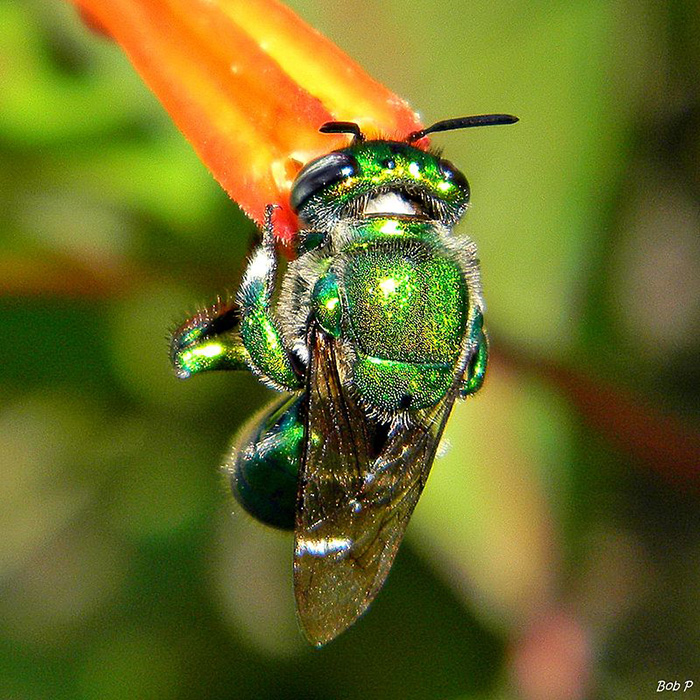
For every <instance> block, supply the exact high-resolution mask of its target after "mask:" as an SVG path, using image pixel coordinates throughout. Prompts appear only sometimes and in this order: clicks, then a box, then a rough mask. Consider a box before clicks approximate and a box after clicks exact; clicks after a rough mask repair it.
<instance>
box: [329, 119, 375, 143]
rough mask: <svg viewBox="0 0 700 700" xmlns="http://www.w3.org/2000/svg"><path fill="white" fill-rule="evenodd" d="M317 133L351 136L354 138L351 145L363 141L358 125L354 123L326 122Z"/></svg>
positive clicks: (363, 137)
mask: <svg viewBox="0 0 700 700" xmlns="http://www.w3.org/2000/svg"><path fill="white" fill-rule="evenodd" d="M319 131H320V132H321V133H322V134H352V135H353V136H354V137H355V138H354V140H353V143H362V142H363V141H364V140H365V135H364V134H363V133H362V132H361V131H360V126H359V124H355V122H326V123H325V124H324V125H323V126H322V127H321V128H320V129H319Z"/></svg>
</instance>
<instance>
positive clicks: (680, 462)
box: [493, 340, 700, 490]
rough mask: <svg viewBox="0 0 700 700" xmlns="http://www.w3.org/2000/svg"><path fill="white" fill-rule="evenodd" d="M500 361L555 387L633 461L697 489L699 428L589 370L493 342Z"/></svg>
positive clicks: (699, 468)
mask: <svg viewBox="0 0 700 700" xmlns="http://www.w3.org/2000/svg"><path fill="white" fill-rule="evenodd" d="M493 345H494V346H495V347H496V350H495V355H496V357H497V358H498V359H499V360H500V361H501V362H505V363H507V364H509V365H510V366H512V367H514V368H516V369H519V370H521V371H525V372H531V373H533V374H536V375H538V376H540V377H542V378H543V379H545V380H546V381H547V382H549V383H550V384H552V385H554V386H555V387H556V388H557V389H558V390H559V391H560V392H561V393H562V394H564V396H565V397H566V398H567V399H568V400H569V402H570V403H571V404H572V406H573V407H574V408H575V409H576V411H577V412H578V413H579V415H580V416H581V417H582V418H583V420H584V421H585V422H586V424H587V425H588V426H589V427H591V428H592V429H593V430H595V431H596V432H597V433H599V434H600V435H602V436H603V437H604V438H605V439H606V440H608V441H609V442H610V443H611V444H612V445H614V446H615V447H616V448H617V449H619V450H621V451H622V452H624V453H626V454H627V455H628V456H630V457H631V458H632V459H633V460H634V461H635V463H637V464H640V465H642V466H644V467H645V468H647V469H649V470H650V471H652V472H654V473H657V474H659V475H660V476H662V477H663V478H664V479H667V480H669V481H671V482H673V483H675V484H676V485H677V486H683V487H690V488H692V489H693V490H696V489H698V487H700V432H699V431H698V430H697V429H693V426H690V425H687V424H686V423H685V422H684V421H683V420H682V419H681V418H680V417H679V416H677V415H675V414H673V413H672V412H670V411H667V410H663V409H660V408H659V407H658V406H653V405H651V404H650V403H649V401H648V400H646V399H645V398H644V397H642V396H641V395H640V394H636V393H634V392H631V391H629V390H627V389H624V388H622V387H619V386H614V385H612V384H610V383H608V382H607V381H606V380H604V379H602V378H600V377H596V376H594V375H593V374H588V373H586V372H580V371H578V370H574V369H572V368H570V367H567V366H564V365H562V364H559V363H556V362H554V361H551V360H546V359H543V358H541V357H535V356H533V355H528V354H527V353H525V352H523V351H521V350H520V349H517V348H515V347H514V346H512V345H510V346H509V345H508V344H507V343H504V342H501V341H500V340H496V341H495V342H494V343H493Z"/></svg>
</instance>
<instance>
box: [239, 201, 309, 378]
mask: <svg viewBox="0 0 700 700" xmlns="http://www.w3.org/2000/svg"><path fill="white" fill-rule="evenodd" d="M274 208H275V207H274V205H268V206H267V208H266V210H265V226H264V228H263V243H262V245H261V246H260V248H258V249H257V250H256V251H255V253H254V254H253V257H252V258H251V259H250V262H249V263H248V268H247V270H246V273H245V276H244V278H243V282H242V284H241V288H240V290H239V291H238V297H237V299H238V303H239V305H240V308H241V338H242V339H243V344H244V345H245V348H246V350H247V351H248V356H249V359H248V363H249V365H250V367H251V369H252V370H253V371H254V372H255V373H256V374H258V375H260V376H261V377H262V378H263V379H264V380H265V381H266V382H268V383H269V384H271V385H272V386H273V387H274V388H276V389H279V390H282V391H296V390H298V389H302V388H303V386H304V380H303V374H302V372H301V371H300V370H299V368H298V363H296V362H295V359H294V355H293V353H292V352H291V350H289V349H288V348H287V347H286V345H285V342H284V338H283V337H282V334H281V332H280V330H279V324H278V323H277V320H276V318H275V314H274V310H273V308H272V292H273V289H274V284H275V273H276V271H277V259H276V256H275V242H274V229H273V224H272V212H273V211H274Z"/></svg>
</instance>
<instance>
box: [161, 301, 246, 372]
mask: <svg viewBox="0 0 700 700" xmlns="http://www.w3.org/2000/svg"><path fill="white" fill-rule="evenodd" d="M240 324H241V311H240V308H239V307H238V305H237V304H236V303H235V302H234V301H231V300H226V301H224V300H221V299H219V300H218V301H217V302H216V304H214V305H213V306H210V307H208V308H206V309H203V310H201V311H198V312H197V313H196V314H195V315H194V316H192V318H189V319H188V320H187V321H185V323H183V324H182V325H181V326H179V327H178V328H177V329H175V331H173V333H172V336H171V338H170V361H171V362H172V363H173V367H174V368H175V371H176V372H177V375H178V377H180V378H182V379H186V378H187V377H190V376H191V375H193V374H197V373H198V372H206V371H209V370H222V369H247V366H248V365H247V362H248V359H249V356H248V351H247V350H246V349H245V346H244V345H243V339H242V338H241V333H240Z"/></svg>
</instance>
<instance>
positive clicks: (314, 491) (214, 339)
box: [171, 115, 517, 646]
mask: <svg viewBox="0 0 700 700" xmlns="http://www.w3.org/2000/svg"><path fill="white" fill-rule="evenodd" d="M514 121H517V120H516V119H515V118H514V117H510V116H508V115H485V116H478V117H466V118H462V119H453V120H447V121H443V122H438V123H437V124H434V125H433V126H432V127H430V128H428V129H425V130H423V131H420V132H416V133H413V134H411V135H410V136H409V137H408V138H407V139H406V141H404V142H401V141H388V140H372V141H366V140H365V139H364V137H363V135H362V134H361V133H360V130H359V127H358V126H357V125H356V124H350V123H346V122H330V123H328V124H326V125H324V126H323V127H322V128H321V131H324V132H326V133H349V134H352V135H353V136H354V139H353V142H352V144H351V145H350V146H349V147H347V148H344V149H341V150H337V151H333V152H331V153H329V154H327V155H325V156H322V157H320V158H317V159H316V160H314V161H312V162H310V163H309V164H308V165H306V167H304V168H303V169H302V171H301V172H300V173H299V175H298V177H297V178H296V180H295V182H294V185H293V187H292V193H291V204H292V207H293V208H294V210H295V211H296V212H297V213H298V216H299V219H300V221H301V222H302V224H303V230H301V231H300V232H299V234H298V240H297V242H296V245H297V257H296V259H295V260H294V261H292V262H291V263H290V264H289V266H288V269H287V272H286V274H285V276H284V279H283V280H282V283H281V289H280V291H279V298H278V300H277V303H276V304H274V308H273V302H272V300H273V295H274V292H275V278H276V267H277V262H276V256H275V247H274V235H273V225H272V209H273V208H272V207H268V210H267V215H266V222H265V226H264V231H263V242H262V246H261V247H260V248H259V249H258V250H257V251H256V252H255V254H254V255H253V256H252V258H251V260H250V263H249V265H248V268H247V271H246V273H245V277H244V279H243V282H242V284H241V287H240V290H239V292H238V295H237V298H236V300H235V301H229V302H220V303H218V304H216V305H215V306H213V307H211V308H209V309H206V310H204V311H201V312H199V313H198V314H196V315H195V316H194V317H193V318H191V319H190V320H189V321H187V322H186V323H185V324H184V325H183V326H181V327H180V328H179V329H178V330H177V331H176V332H175V333H174V335H173V339H172V346H171V357H172V361H173V364H174V366H175V369H176V371H177V373H178V375H179V376H180V377H183V378H184V377H189V376H190V375H192V374H195V373H198V372H203V371H208V370H220V369H243V368H249V369H250V370H252V371H253V372H254V373H255V374H256V375H257V376H258V377H259V378H260V379H261V380H262V381H263V382H264V383H265V384H267V385H268V386H270V387H272V388H274V389H277V390H278V391H281V392H285V394H286V396H285V397H284V398H283V399H282V400H281V401H279V402H278V403H276V404H275V406H274V407H273V408H272V409H271V410H270V409H268V410H266V411H265V412H264V414H263V415H261V416H258V417H256V418H255V419H254V421H253V422H252V423H251V424H249V426H248V427H247V428H246V429H244V431H243V433H242V435H241V436H239V438H238V439H237V441H236V443H235V445H234V447H233V449H232V450H231V452H230V455H229V457H228V459H227V461H226V464H225V469H226V471H227V473H228V474H229V476H230V481H231V486H232V489H233V494H234V496H235V497H236V499H237V500H238V502H239V503H240V504H241V506H242V507H243V508H244V509H245V510H246V511H247V512H248V513H250V514H251V515H252V516H254V517H255V518H256V519H258V520H260V521H262V522H263V523H266V524H268V525H272V526H274V527H278V528H283V529H294V533H295V544H294V588H295V595H296V600H297V610H298V615H299V620H300V622H301V626H302V627H303V630H304V632H305V634H306V636H307V637H308V639H309V641H311V642H312V643H313V644H315V645H317V646H321V645H322V644H325V643H326V642H328V641H330V640H331V639H333V638H334V637H336V636H337V635H338V634H340V633H341V632H342V631H343V630H345V629H346V628H347V627H349V626H350V625H351V624H352V623H353V622H354V621H355V620H356V619H357V618H358V617H359V616H360V615H361V614H362V613H363V612H364V611H365V610H366V609H367V607H368V606H369V604H370V603H371V602H372V600H373V599H374V597H375V596H376V595H377V593H378V591H379V589H380V588H381V587H382V585H383V583H384V580H385V579H386V576H387V574H388V572H389V569H390V567H391V564H392V562H393V560H394V556H395V555H396V551H397V549H398V547H399V544H400V542H401V539H402V537H403V534H404V532H405V530H406V525H407V523H408V520H409V518H410V516H411V513H412V512H413V509H414V507H415V505H416V502H417V501H418V497H419V496H420V494H421V491H422V489H423V486H424V485H425V482H426V479H427V478H428V473H429V471H430V467H431V465H432V462H433V459H434V457H435V452H436V450H437V447H438V443H439V441H440V438H441V435H442V432H443V430H444V428H445V424H446V422H447V419H448V417H449V415H450V411H451V409H452V405H453V404H454V402H455V400H456V399H457V398H464V397H466V396H469V395H471V394H473V393H474V392H476V391H477V390H478V389H479V387H480V386H481V385H482V383H483V380H484V373H485V370H486V361H487V353H488V348H487V340H486V335H485V333H484V328H483V307H484V305H483V300H482V294H481V282H480V275H479V266H478V260H477V257H476V247H475V245H474V243H473V242H472V241H471V240H469V239H468V238H456V237H455V236H453V227H454V226H455V224H456V223H457V222H458V221H459V219H460V218H461V217H462V215H463V214H464V212H465V211H466V208H467V204H468V202H469V185H468V183H467V180H466V178H465V177H464V175H462V173H460V172H459V171H458V170H457V169H456V168H455V167H454V166H453V165H452V164H451V163H449V162H448V161H446V160H443V159H442V158H440V157H439V156H437V155H435V154H433V153H429V152H426V151H423V150H421V149H419V148H417V147H416V146H414V145H413V144H414V143H415V142H416V141H418V140H419V139H421V138H423V137H424V136H426V135H427V134H429V133H433V132H437V131H445V130H448V129H457V128H464V127H471V126H481V125H490V124H509V123H513V122H514ZM290 394H291V396H290Z"/></svg>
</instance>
